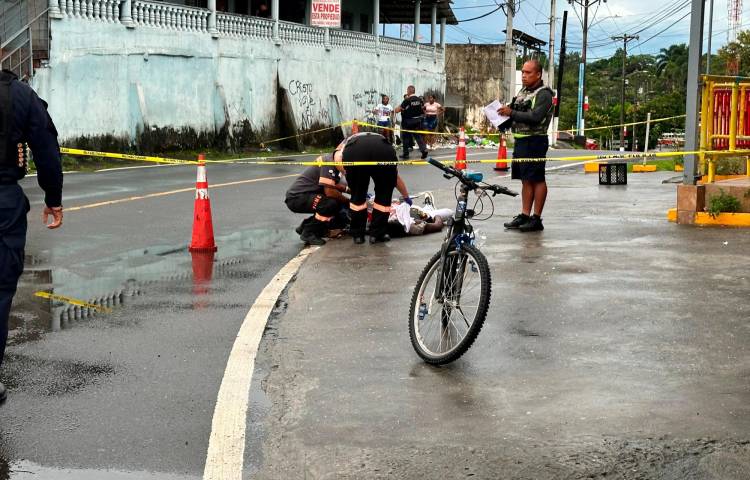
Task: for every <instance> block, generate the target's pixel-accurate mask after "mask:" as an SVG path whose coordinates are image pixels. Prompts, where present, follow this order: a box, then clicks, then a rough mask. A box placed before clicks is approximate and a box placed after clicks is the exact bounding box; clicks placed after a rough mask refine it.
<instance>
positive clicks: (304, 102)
mask: <svg viewBox="0 0 750 480" xmlns="http://www.w3.org/2000/svg"><path fill="white" fill-rule="evenodd" d="M287 91H288V92H289V96H290V97H291V100H292V102H295V103H296V104H297V105H296V106H297V114H298V115H299V118H300V125H299V127H300V129H301V130H309V129H310V128H312V127H313V125H315V124H316V123H321V124H323V125H328V124H330V123H331V114H330V112H329V111H328V107H327V106H325V105H323V102H321V101H320V98H318V97H315V95H314V88H313V84H312V83H305V82H301V81H299V80H292V81H290V82H289V88H288V90H287Z"/></svg>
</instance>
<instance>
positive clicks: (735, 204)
mask: <svg viewBox="0 0 750 480" xmlns="http://www.w3.org/2000/svg"><path fill="white" fill-rule="evenodd" d="M740 210H742V203H741V202H740V201H739V199H738V198H735V197H733V196H732V195H729V194H728V193H726V192H725V191H724V189H719V194H718V195H711V198H709V199H708V207H706V211H707V212H708V214H709V215H711V218H716V217H717V215H719V214H720V213H737V212H739V211H740Z"/></svg>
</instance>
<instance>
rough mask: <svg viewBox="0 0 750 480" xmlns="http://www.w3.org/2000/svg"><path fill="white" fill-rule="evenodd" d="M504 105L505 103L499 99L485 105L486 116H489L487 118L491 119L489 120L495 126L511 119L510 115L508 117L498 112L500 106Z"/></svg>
mask: <svg viewBox="0 0 750 480" xmlns="http://www.w3.org/2000/svg"><path fill="white" fill-rule="evenodd" d="M504 105H505V104H504V103H500V101H499V100H495V101H494V102H492V103H490V104H489V105H487V106H486V107H484V116H485V117H487V120H489V122H490V123H491V124H492V126H493V127H495V128H497V127H499V126H500V125H502V124H503V123H505V122H507V121H508V120H510V117H506V116H505V115H500V114H499V113H497V111H498V110H499V109H500V107H502V106H504Z"/></svg>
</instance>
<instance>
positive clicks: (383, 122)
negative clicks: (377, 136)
mask: <svg viewBox="0 0 750 480" xmlns="http://www.w3.org/2000/svg"><path fill="white" fill-rule="evenodd" d="M390 126H391V121H390V120H378V127H390Z"/></svg>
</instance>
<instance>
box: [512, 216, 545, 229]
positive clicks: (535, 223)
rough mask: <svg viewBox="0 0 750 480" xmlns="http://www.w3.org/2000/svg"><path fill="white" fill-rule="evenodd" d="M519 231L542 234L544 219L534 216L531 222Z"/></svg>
mask: <svg viewBox="0 0 750 480" xmlns="http://www.w3.org/2000/svg"><path fill="white" fill-rule="evenodd" d="M518 229H519V230H520V231H522V232H540V231H542V230H544V225H542V217H540V216H539V215H532V216H531V217H530V218H529V220H528V221H527V222H526V223H524V224H523V225H521V226H520V227H518Z"/></svg>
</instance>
